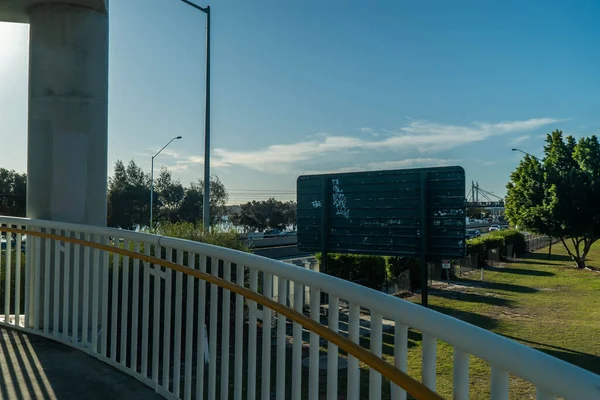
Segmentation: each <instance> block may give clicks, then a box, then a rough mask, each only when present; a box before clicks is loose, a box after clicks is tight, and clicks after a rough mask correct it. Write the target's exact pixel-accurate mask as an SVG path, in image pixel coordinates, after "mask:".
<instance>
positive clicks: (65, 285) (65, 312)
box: [17, 231, 71, 341]
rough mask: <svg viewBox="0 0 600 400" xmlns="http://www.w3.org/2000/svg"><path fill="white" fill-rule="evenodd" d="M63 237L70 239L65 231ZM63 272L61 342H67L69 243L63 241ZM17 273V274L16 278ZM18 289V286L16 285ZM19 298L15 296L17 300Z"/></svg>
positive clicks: (19, 247)
mask: <svg viewBox="0 0 600 400" xmlns="http://www.w3.org/2000/svg"><path fill="white" fill-rule="evenodd" d="M65 236H66V237H68V238H70V237H71V232H69V231H65ZM17 237H18V238H19V239H20V238H21V234H18V235H17ZM17 246H18V249H19V250H18V253H17V254H20V253H21V244H20V243H19V242H17ZM63 271H64V279H63V288H64V291H63V311H62V314H63V321H62V331H63V340H65V341H67V340H68V339H67V338H68V337H69V305H70V304H71V303H70V294H71V293H70V292H71V284H70V275H71V243H70V242H67V241H65V262H64V265H63ZM18 276H19V273H17V277H18ZM17 287H19V285H17ZM18 298H19V297H18V296H17V299H18Z"/></svg>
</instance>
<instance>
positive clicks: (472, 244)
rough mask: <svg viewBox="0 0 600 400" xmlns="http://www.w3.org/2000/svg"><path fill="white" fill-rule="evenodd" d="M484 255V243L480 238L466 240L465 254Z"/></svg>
mask: <svg viewBox="0 0 600 400" xmlns="http://www.w3.org/2000/svg"><path fill="white" fill-rule="evenodd" d="M483 253H485V242H484V241H483V238H482V237H478V238H474V239H469V240H467V254H468V255H473V254H483Z"/></svg>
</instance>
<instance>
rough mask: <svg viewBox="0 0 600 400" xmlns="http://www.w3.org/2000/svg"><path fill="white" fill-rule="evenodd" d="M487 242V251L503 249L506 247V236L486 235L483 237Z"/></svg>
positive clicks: (485, 242) (484, 241)
mask: <svg viewBox="0 0 600 400" xmlns="http://www.w3.org/2000/svg"><path fill="white" fill-rule="evenodd" d="M481 240H482V241H483V243H484V244H485V252H486V253H487V252H488V251H490V250H492V249H502V248H503V247H504V238H503V237H502V236H494V235H486V236H483V237H482V238H481Z"/></svg>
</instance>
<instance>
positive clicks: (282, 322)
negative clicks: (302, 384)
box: [275, 277, 287, 400]
mask: <svg viewBox="0 0 600 400" xmlns="http://www.w3.org/2000/svg"><path fill="white" fill-rule="evenodd" d="M277 289H278V290H277V296H278V300H279V304H283V305H284V306H285V305H287V293H286V292H287V280H285V279H284V278H282V277H279V278H278V288H277ZM285 348H286V318H285V315H283V314H278V315H277V376H276V380H275V383H276V395H277V399H278V400H283V399H284V398H285V383H286V376H285V375H286V374H285V351H286V349H285Z"/></svg>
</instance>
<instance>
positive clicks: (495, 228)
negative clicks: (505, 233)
mask: <svg viewBox="0 0 600 400" xmlns="http://www.w3.org/2000/svg"><path fill="white" fill-rule="evenodd" d="M500 229H502V228H500V225H492V226H490V229H489V231H490V232H494V231H499V230H500Z"/></svg>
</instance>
